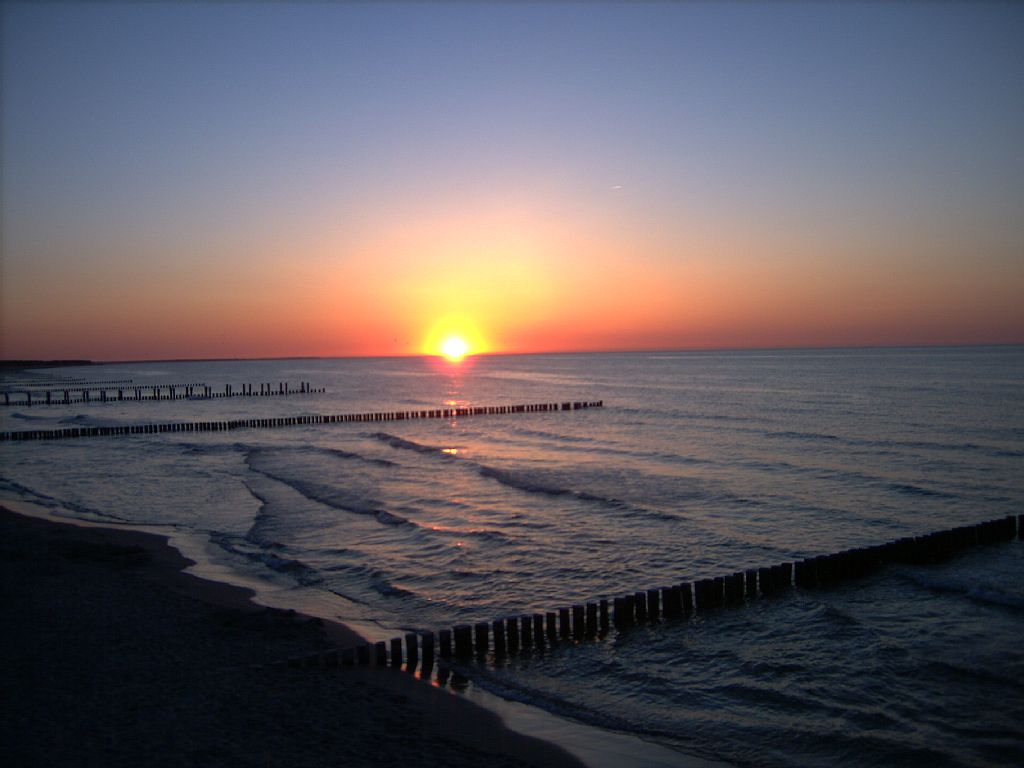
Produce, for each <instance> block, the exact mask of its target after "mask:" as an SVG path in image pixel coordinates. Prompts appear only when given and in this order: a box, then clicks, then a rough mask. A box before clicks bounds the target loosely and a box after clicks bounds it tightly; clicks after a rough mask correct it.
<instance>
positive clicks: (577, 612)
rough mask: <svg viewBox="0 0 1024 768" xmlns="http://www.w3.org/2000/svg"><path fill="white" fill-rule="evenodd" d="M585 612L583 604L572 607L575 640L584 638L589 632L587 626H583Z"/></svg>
mask: <svg viewBox="0 0 1024 768" xmlns="http://www.w3.org/2000/svg"><path fill="white" fill-rule="evenodd" d="M583 612H584V609H583V606H582V605H574V606H573V607H572V636H573V639H574V640H582V639H583V636H584V635H586V633H587V630H586V627H584V626H583Z"/></svg>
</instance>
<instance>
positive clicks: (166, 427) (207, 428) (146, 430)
mask: <svg viewBox="0 0 1024 768" xmlns="http://www.w3.org/2000/svg"><path fill="white" fill-rule="evenodd" d="M229 396H230V395H229ZM603 405H604V401H603V400H596V401H578V400H577V401H569V402H562V403H529V404H520V405H477V406H466V407H460V408H437V409H428V410H418V411H376V412H372V413H346V414H337V415H326V416H325V415H319V414H314V415H305V416H284V417H276V418H263V419H231V420H228V421H187V422H172V423H163V424H125V425H119V426H104V427H66V428H64V429H27V430H18V431H12V432H0V441H18V440H60V439H66V438H76V437H118V436H123V435H141V434H154V433H160V432H222V431H226V430H235V429H274V428H279V427H292V426H307V425H312V424H344V423H357V422H361V423H365V422H383V421H411V420H415V419H458V418H465V417H470V416H497V415H505V414H519V413H546V412H551V411H578V410H582V409H585V408H601V407H602V406H603Z"/></svg>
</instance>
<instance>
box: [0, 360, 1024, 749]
mask: <svg viewBox="0 0 1024 768" xmlns="http://www.w3.org/2000/svg"><path fill="white" fill-rule="evenodd" d="M76 382H77V383H76ZM90 382H122V383H112V384H108V385H107V386H109V388H110V390H111V396H110V398H109V399H108V401H107V402H99V401H97V398H95V396H94V398H93V399H92V400H91V401H90V402H87V403H70V404H67V405H64V404H56V403H55V404H51V405H45V404H41V403H40V402H39V400H40V398H42V394H41V393H42V392H43V390H45V389H46V388H48V387H52V388H54V389H58V388H67V387H82V386H89V385H90V384H89V383H90ZM124 382H130V383H124ZM301 382H308V386H309V388H310V389H313V390H323V391H313V392H309V393H295V392H294V390H295V389H296V388H299V387H301V386H302V385H301ZM284 383H288V385H289V394H288V395H272V396H252V397H217V398H210V399H201V398H181V399H175V400H167V399H162V400H144V401H141V402H129V401H117V400H116V399H115V394H114V391H115V390H116V389H117V388H118V387H122V388H124V389H126V390H130V391H131V392H134V389H135V388H145V387H149V388H152V387H166V386H168V385H178V386H183V385H185V384H190V385H202V386H201V387H200V386H197V387H196V388H194V389H193V392H199V391H205V390H203V389H202V387H206V386H208V387H210V388H211V391H213V392H223V391H224V388H225V386H226V385H231V386H232V390H233V391H234V392H239V391H242V389H243V388H244V387H245V386H247V385H250V384H251V385H253V386H254V391H255V392H257V393H258V392H259V391H260V390H261V388H262V389H263V390H264V391H274V392H277V391H279V390H280V389H281V388H282V386H283V384H284ZM3 387H4V389H5V390H6V391H8V392H9V393H10V397H9V399H10V400H11V401H12V402H15V401H18V400H19V398H20V397H21V396H20V395H18V394H17V393H18V392H20V391H24V390H25V389H27V388H29V387H34V388H35V390H36V395H35V397H34V400H33V405H32V406H30V407H29V406H27V405H25V404H24V403H17V402H16V403H15V404H13V405H9V406H0V407H2V408H3V412H2V413H0V431H12V430H27V429H59V428H66V427H76V426H78V427H82V426H113V425H125V424H129V425H131V424H149V423H167V422H180V421H222V420H230V419H250V418H273V417H287V416H303V415H331V414H347V413H362V412H378V411H404V410H425V409H442V408H452V407H472V406H477V405H515V404H524V403H555V402H559V403H560V402H564V401H601V402H603V407H600V408H588V409H581V410H569V411H563V410H557V411H550V412H542V413H514V414H507V415H484V416H460V417H455V418H447V419H427V420H405V421H386V422H376V423H371V422H362V423H351V422H349V423H334V424H314V425H306V426H290V427H283V428H276V429H237V430H232V431H218V432H175V433H158V434H138V435H127V436H112V437H91V438H79V439H65V440H52V441H27V442H2V443H0V503H5V504H8V505H11V506H14V507H15V508H17V507H18V505H21V506H22V507H30V508H33V509H37V510H43V511H45V513H46V514H49V515H52V516H56V517H60V518H70V519H75V520H81V521H91V522H102V523H108V524H117V525H121V526H140V527H145V528H147V529H154V528H155V529H158V530H165V531H170V532H173V534H174V536H175V540H182V541H184V540H188V541H191V542H192V548H191V550H190V551H189V552H187V554H188V555H189V556H190V557H193V558H194V559H197V560H199V561H200V565H199V566H197V567H200V568H201V567H206V568H207V569H208V571H209V572H219V573H221V574H227V575H230V576H232V577H235V578H236V579H237V580H240V581H244V582H245V583H247V584H248V585H250V586H255V588H256V589H257V591H258V592H259V593H260V595H262V596H263V597H264V598H265V599H266V600H267V602H268V604H276V605H282V606H294V607H296V608H298V609H300V610H303V611H306V612H311V613H316V614H318V615H323V616H327V617H330V618H337V619H340V620H341V621H344V622H346V623H349V624H350V625H352V626H353V627H355V628H357V629H358V630H359V631H361V632H362V633H363V634H364V635H365V636H367V637H368V638H369V639H371V640H375V641H376V640H385V639H389V638H391V637H395V636H399V635H401V634H402V633H405V632H410V631H425V630H432V631H437V630H439V629H442V628H446V627H452V626H453V625H456V624H465V623H474V622H479V621H493V620H494V619H498V618H504V617H506V616H515V615H520V614H524V613H538V612H539V613H544V612H547V611H552V610H557V609H558V608H560V607H563V606H569V605H572V604H578V603H583V602H588V601H595V600H598V599H601V598H613V597H615V596H618V595H623V594H627V593H633V592H636V591H638V590H644V589H649V588H654V587H659V586H667V585H671V584H678V583H680V582H685V581H693V580H696V579H701V578H708V577H714V576H721V575H725V574H729V573H733V572H735V571H740V570H744V569H748V568H756V567H761V566H769V565H773V564H776V563H780V562H787V561H794V560H798V559H802V558H805V557H810V556H813V555H818V554H827V553H831V552H837V551H840V550H844V549H848V548H851V547H860V546H868V545H873V544H880V543H884V542H887V541H891V540H894V539H897V538H900V537H903V536H908V535H916V534H924V533H929V532H932V531H938V530H944V529H948V528H952V527H955V526H960V525H965V524H970V523H975V522H981V521H986V520H992V519H995V518H1000V517H1004V516H1007V515H1017V514H1020V513H1022V512H1024V347H1021V346H992V347H957V348H952V347H942V348H937V347H936V348H880V349H800V350H757V351H685V352H620V353H602V354H548V355H525V356H500V355H494V356H479V357H475V358H472V357H471V358H467V359H465V360H463V361H462V362H460V363H452V362H448V361H446V360H443V359H439V358H437V359H435V358H426V357H408V358H380V359H367V358H362V359H290V360H259V361H197V362H146V363H118V364H104V365H92V366H86V367H66V368H46V369H38V370H35V371H19V372H10V371H9V372H7V373H6V374H5V377H4V380H3ZM150 391H151V390H150ZM181 391H182V390H179V394H180V392H181ZM54 399H59V398H57V396H56V395H54ZM460 679H461V680H462V681H463V682H462V686H463V687H465V686H466V685H468V686H469V687H471V688H475V689H477V690H480V691H486V692H487V695H488V696H491V697H496V698H497V699H500V700H506V701H513V702H518V703H519V705H526V706H527V707H529V708H533V709H536V710H541V711H544V712H547V713H550V714H551V715H553V716H555V717H557V718H561V719H562V720H564V721H567V722H571V723H574V724H578V725H579V726H580V727H583V728H585V729H592V730H593V732H600V733H606V734H622V735H627V736H629V737H630V738H633V739H639V740H641V741H642V742H643V744H647V745H652V746H654V747H657V749H658V750H659V754H660V755H661V756H662V757H661V759H662V762H663V763H665V762H666V761H665V758H664V756H665V755H668V756H669V758H668V760H667V764H671V763H672V762H673V760H672V756H677V757H678V764H679V765H687V764H689V763H688V762H687V761H689V760H701V759H703V760H708V761H714V762H718V763H723V764H726V765H735V766H769V767H770V766H806V767H808V768H818V767H825V766H827V767H828V768H835V767H836V766H927V768H941V767H943V766H951V767H952V766H1007V767H1008V768H1009V767H1010V766H1013V767H1014V768H1016V767H1017V766H1020V765H1024V541H1019V540H1018V541H1012V542H1006V543H1001V544H993V545H987V546H983V547H978V548H976V549H973V550H971V551H969V552H966V553H964V554H962V555H960V556H958V557H956V558H954V559H952V560H949V561H947V562H945V563H942V564H939V565H913V566H912V565H899V566H889V567H886V568H884V569H882V570H881V571H878V572H876V573H874V574H872V575H870V576H866V577H863V578H860V579H856V580H853V581H850V582H847V583H844V584H843V585H841V586H837V587H834V588H832V589H827V590H826V589H817V590H800V589H792V590H789V591H787V592H785V593H784V594H782V595H779V596H776V597H773V598H770V599H757V600H747V601H745V602H744V604H742V605H739V606H735V607H728V608H723V609H721V610H718V611H714V612H711V613H707V614H703V615H701V614H698V615H696V616H694V617H691V618H690V619H684V620H680V619H673V620H664V621H659V622H655V623H652V624H649V625H647V626H643V627H636V628H631V629H627V630H621V631H619V630H615V629H614V628H613V629H612V631H611V632H610V633H609V634H608V635H607V636H605V637H603V638H601V639H599V640H593V641H590V640H588V641H584V642H580V643H574V642H562V643H559V644H558V645H557V646H555V647H549V648H547V649H545V650H544V651H543V652H533V653H528V654H521V655H518V656H515V657H512V658H509V659H505V660H501V661H498V662H496V663H495V662H492V661H488V662H486V663H476V662H471V663H468V664H464V665H462V669H461V675H460ZM434 683H435V684H437V681H436V680H435V681H434ZM637 754H638V755H642V754H643V753H642V751H641V752H638V753H637ZM634 762H636V763H637V764H642V763H643V762H644V760H643V759H642V758H638V759H637V760H636V761H634Z"/></svg>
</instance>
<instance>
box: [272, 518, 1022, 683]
mask: <svg viewBox="0 0 1024 768" xmlns="http://www.w3.org/2000/svg"><path fill="white" fill-rule="evenodd" d="M1014 538H1021V539H1024V514H1021V515H1017V516H1016V517H1013V516H1009V517H1005V518H1000V519H997V520H989V521H987V522H983V523H976V524H973V525H964V526H960V527H957V528H952V529H949V530H945V531H938V532H935V533H930V534H926V535H923V536H908V537H904V538H901V539H897V540H895V541H890V542H887V543H885V544H878V545H875V546H870V547H859V548H856V549H847V550H843V551H842V552H835V553H832V554H827V555H818V556H816V557H809V558H805V559H803V560H799V561H796V562H785V563H779V564H775V565H770V566H766V567H763V568H752V569H747V570H744V571H737V572H735V573H729V574H723V575H720V576H714V577H708V578H702V579H699V580H696V581H686V582H682V583H680V584H671V585H668V586H661V587H655V588H646V589H641V590H637V591H631V592H626V593H624V594H620V595H618V596H611V597H605V598H601V599H597V600H594V601H591V602H586V603H578V604H575V605H562V606H560V607H557V608H554V609H553V610H549V611H542V612H531V613H526V614H521V615H518V616H505V617H502V618H498V619H494V620H493V621H480V622H476V623H474V624H459V625H456V626H454V627H450V628H444V629H441V630H440V631H439V632H437V633H436V634H435V633H434V632H408V633H406V634H405V635H404V637H396V638H394V639H392V640H391V641H390V643H386V642H383V641H382V642H377V643H373V644H370V643H365V644H362V645H359V646H355V647H352V648H340V649H331V650H327V651H321V652H319V653H315V654H310V655H307V656H301V657H295V658H291V659H285V660H281V661H279V662H277V664H278V665H280V666H301V667H310V666H314V667H317V666H319V667H337V666H339V665H341V666H352V665H371V664H373V665H376V666H379V667H383V666H391V667H396V668H401V667H402V666H403V665H404V666H405V669H406V670H407V671H409V672H413V671H415V670H416V669H417V667H419V668H420V670H421V672H422V673H423V674H429V673H431V671H432V669H433V666H434V664H435V663H438V664H439V672H438V679H439V680H441V681H442V683H443V679H442V678H443V677H445V676H446V675H447V674H448V672H447V670H448V667H450V666H451V665H452V664H455V665H459V664H471V663H488V662H499V663H500V662H501V661H502V660H503V659H507V658H509V657H512V656H517V655H522V654H529V653H543V652H544V651H545V650H546V649H549V648H550V649H554V648H557V647H560V646H570V647H571V646H573V645H579V644H581V643H586V642H592V641H597V640H600V639H602V638H604V637H606V636H607V635H608V634H609V633H610V631H611V628H612V627H613V626H614V627H615V629H616V630H618V631H619V632H626V631H628V630H629V629H630V628H632V627H637V626H642V625H647V624H653V623H659V622H663V621H664V622H672V621H686V620H687V619H688V618H690V617H691V616H694V615H698V614H701V615H706V614H713V613H714V612H715V611H718V610H721V609H725V608H729V607H732V608H740V607H741V606H742V605H743V604H744V603H745V602H748V601H753V600H759V599H765V598H775V597H779V596H782V595H784V594H786V593H787V592H789V591H790V590H794V589H799V590H821V589H829V588H832V587H836V586H838V585H840V584H843V583H847V582H850V581H853V580H856V579H860V578H863V577H866V576H868V575H870V574H872V573H874V572H876V571H878V570H880V569H882V568H884V567H886V566H889V565H893V564H913V565H923V564H934V563H940V562H943V561H945V560H948V559H950V558H952V557H954V556H956V555H958V554H960V553H962V552H964V551H966V550H968V549H970V548H972V547H977V546H986V545H993V544H998V543H1000V542H1008V541H1011V540H1013V539H1014Z"/></svg>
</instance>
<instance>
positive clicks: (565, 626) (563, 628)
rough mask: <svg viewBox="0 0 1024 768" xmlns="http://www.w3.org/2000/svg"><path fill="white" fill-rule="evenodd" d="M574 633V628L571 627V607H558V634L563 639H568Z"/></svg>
mask: <svg viewBox="0 0 1024 768" xmlns="http://www.w3.org/2000/svg"><path fill="white" fill-rule="evenodd" d="M571 634H572V630H571V628H570V627H569V609H568V608H559V609H558V636H559V637H561V638H562V639H567V638H568V637H569V636H570V635H571Z"/></svg>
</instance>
